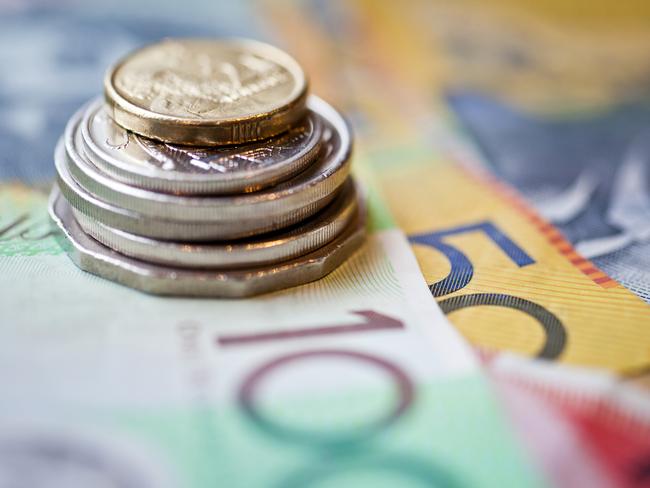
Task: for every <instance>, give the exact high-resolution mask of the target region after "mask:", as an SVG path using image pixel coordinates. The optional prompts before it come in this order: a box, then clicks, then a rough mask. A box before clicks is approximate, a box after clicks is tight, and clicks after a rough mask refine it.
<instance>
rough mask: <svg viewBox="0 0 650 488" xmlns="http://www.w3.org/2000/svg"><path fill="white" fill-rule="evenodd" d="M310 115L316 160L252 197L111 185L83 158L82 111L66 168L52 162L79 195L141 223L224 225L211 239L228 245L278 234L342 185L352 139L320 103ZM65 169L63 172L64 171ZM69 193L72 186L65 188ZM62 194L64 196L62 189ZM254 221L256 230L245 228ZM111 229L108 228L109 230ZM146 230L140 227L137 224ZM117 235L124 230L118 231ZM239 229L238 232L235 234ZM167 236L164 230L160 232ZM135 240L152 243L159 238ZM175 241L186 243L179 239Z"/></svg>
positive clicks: (71, 127) (70, 134)
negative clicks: (318, 141)
mask: <svg viewBox="0 0 650 488" xmlns="http://www.w3.org/2000/svg"><path fill="white" fill-rule="evenodd" d="M313 100H314V103H313V106H314V112H315V113H317V114H318V115H319V117H321V119H322V121H323V142H322V146H323V148H322V150H321V154H320V156H319V158H318V159H317V160H316V161H315V162H314V163H313V164H311V165H310V166H309V168H307V169H306V170H305V171H303V172H302V173H300V174H298V175H297V176H295V177H293V178H291V179H289V180H286V181H284V182H281V183H279V184H278V185H276V186H274V187H272V188H268V189H265V190H261V191H258V192H255V193H247V194H240V195H223V196H209V197H201V196H181V195H173V194H165V193H159V192H154V191H150V190H144V189H141V188H135V187H132V186H130V185H126V184H124V183H121V182H118V181H115V180H113V179H112V178H110V177H108V176H107V175H105V174H103V173H102V172H101V171H99V170H98V169H97V168H96V167H95V166H94V164H93V163H92V162H91V161H90V159H89V158H87V157H86V154H85V151H84V148H83V137H82V134H81V131H80V130H79V124H80V120H81V117H82V114H83V109H82V110H80V111H79V112H78V113H77V114H75V115H74V116H73V117H72V118H71V119H70V122H69V124H68V127H67V128H66V131H65V153H66V156H65V159H67V162H66V163H62V162H60V161H58V162H57V161H55V165H56V167H57V169H59V168H60V167H61V168H62V169H61V171H59V173H62V172H64V173H65V172H69V173H70V174H71V175H72V177H73V178H74V180H75V181H76V183H77V185H78V186H80V187H81V190H83V191H82V193H89V194H91V195H92V196H94V197H96V198H97V199H99V200H102V201H103V202H105V203H107V204H109V205H111V206H113V207H116V208H119V209H121V210H124V211H127V212H135V213H137V214H139V215H140V216H141V217H145V218H152V219H154V220H155V219H158V220H161V219H162V220H166V221H171V220H173V221H176V222H177V223H183V222H185V223H187V222H191V223H197V222H201V223H209V222H214V223H221V224H229V226H230V228H231V231H232V232H234V231H237V235H231V233H230V232H231V231H229V232H228V233H226V234H223V235H222V236H220V237H217V236H215V237H214V238H215V239H231V238H237V237H245V236H247V235H251V234H253V233H254V232H253V230H252V229H257V231H258V232H259V231H261V229H259V228H258V226H259V225H260V224H263V225H264V227H265V229H266V231H270V230H276V229H280V228H282V227H286V226H288V225H291V224H293V223H295V222H297V221H298V220H302V219H304V218H307V217H308V216H310V215H312V214H313V213H315V212H317V211H318V210H319V209H321V208H323V207H324V206H325V205H326V204H327V203H329V202H330V201H331V200H332V198H333V197H334V194H335V192H336V190H337V189H338V188H339V187H340V186H341V185H342V184H343V182H344V181H345V179H346V178H347V176H348V174H349V170H350V160H349V156H350V151H351V143H352V142H351V134H350V131H349V128H348V126H347V124H346V123H345V121H344V120H343V118H342V117H341V116H340V114H338V112H336V110H334V109H333V108H332V107H331V106H329V105H328V104H327V103H325V102H324V101H322V100H320V99H318V98H316V97H313ZM56 159H57V158H55V160H56ZM63 166H65V168H63ZM67 186H70V187H74V185H72V184H71V185H67ZM61 190H62V191H63V193H64V194H66V196H67V188H66V185H65V184H62V185H61ZM86 200H88V199H86ZM254 221H257V224H255V225H248V224H251V223H252V222H254ZM111 225H112V224H111ZM140 225H141V226H144V225H146V223H145V222H142V223H141V224H140ZM116 227H118V228H119V229H121V230H126V231H129V229H128V228H126V227H122V226H120V225H117V226H116ZM237 229H239V230H237ZM160 230H161V231H163V232H167V231H165V230H164V229H160ZM134 233H136V234H139V235H148V236H150V237H156V238H169V239H175V237H172V236H168V237H162V236H161V235H151V234H145V233H144V232H138V231H134ZM178 239H180V240H186V239H184V238H183V236H182V235H181V236H178Z"/></svg>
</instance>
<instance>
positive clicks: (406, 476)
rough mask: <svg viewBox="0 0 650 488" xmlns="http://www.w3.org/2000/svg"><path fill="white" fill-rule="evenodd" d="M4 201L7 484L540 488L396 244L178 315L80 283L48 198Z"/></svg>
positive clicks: (166, 304) (185, 308) (181, 307)
mask: <svg viewBox="0 0 650 488" xmlns="http://www.w3.org/2000/svg"><path fill="white" fill-rule="evenodd" d="M2 195H3V201H2V215H3V221H2V222H3V228H4V229H5V231H4V233H3V239H4V240H3V244H2V248H1V249H2V257H1V258H0V268H1V270H2V272H1V273H0V276H1V278H0V285H1V286H2V289H3V290H6V293H4V294H3V298H2V307H1V309H2V310H3V312H2V323H3V328H2V330H1V331H0V334H1V336H2V337H1V340H0V371H1V373H0V384H1V385H2V391H3V402H2V407H1V410H0V411H1V413H2V425H3V427H2V430H0V446H2V447H1V449H3V452H8V454H7V455H6V456H3V458H2V459H3V460H2V461H0V470H2V472H3V473H6V474H7V476H9V479H12V478H11V476H12V475H13V476H16V477H17V479H21V478H20V476H21V475H24V473H21V471H20V468H15V466H29V467H30V470H31V474H30V475H29V476H31V477H33V480H35V483H36V482H37V481H38V482H43V480H45V479H47V477H48V476H55V474H58V475H59V476H61V470H63V469H64V468H65V470H67V472H68V475H69V476H71V477H78V478H70V479H74V480H82V479H84V478H83V477H84V476H87V477H88V479H95V478H96V479H98V480H100V479H101V480H106V481H108V480H111V481H113V482H115V483H117V484H119V483H123V485H124V486H132V485H133V486H159V485H161V484H162V485H163V486H165V483H168V484H170V485H171V486H173V485H174V483H176V484H178V486H211V485H214V484H219V483H223V482H227V484H228V486H269V485H275V484H278V485H280V486H286V485H288V486H294V485H302V484H303V483H307V482H316V481H319V480H325V479H331V480H332V482H335V481H334V480H337V479H338V480H339V481H336V483H337V486H340V485H339V482H340V483H343V482H345V483H352V485H351V486H365V485H368V486H378V485H377V483H386V486H391V483H395V482H398V480H402V479H403V480H406V481H408V482H416V481H420V482H425V483H431V484H434V483H438V484H442V485H443V486H509V485H513V484H514V485H517V484H524V485H526V486H534V485H536V484H538V483H540V481H539V480H537V479H536V478H535V476H534V475H532V474H531V472H530V471H529V470H528V469H527V468H526V465H527V461H526V460H525V459H522V455H521V453H519V452H518V451H517V449H516V447H515V441H514V438H512V437H511V436H510V434H509V430H508V427H507V425H506V424H505V423H504V420H503V419H502V418H501V417H500V414H499V413H498V410H497V408H496V405H495V404H494V403H493V402H494V401H493V399H492V397H491V393H490V391H489V389H488V387H487V384H486V383H485V381H484V379H483V378H482V376H481V375H480V373H479V370H478V367H477V365H476V363H475V361H474V359H473V357H472V355H471V353H470V352H469V350H468V349H467V346H465V345H464V343H463V342H462V340H461V339H460V337H459V336H458V335H457V333H456V332H455V331H454V330H453V328H452V327H451V326H450V325H449V324H448V323H447V321H446V320H445V318H444V316H443V314H442V312H441V311H440V309H439V308H438V307H437V306H436V305H435V303H434V302H433V301H432V300H431V299H430V296H429V292H428V289H427V287H426V285H425V283H424V281H423V279H422V276H421V274H420V272H419V270H418V268H417V264H416V261H415V258H414V257H413V255H412V254H411V253H410V250H409V246H408V242H407V240H406V238H405V237H404V235H403V234H402V233H401V232H400V231H399V230H397V229H395V228H384V229H383V230H380V229H378V228H376V227H375V228H374V229H373V231H372V232H371V235H370V238H369V240H368V242H367V244H366V245H365V246H364V248H363V249H362V250H361V251H359V252H358V253H357V254H355V255H354V257H353V258H352V259H351V260H350V261H349V262H348V263H346V264H344V265H343V266H342V267H341V268H340V269H338V270H336V271H335V272H334V273H332V274H331V275H329V276H328V277H326V278H325V279H323V280H321V281H318V282H315V283H312V284H308V285H305V286H302V287H299V288H296V289H292V290H288V291H285V292H279V293H275V294H271V295H267V296H263V297H260V298H255V299H250V300H200V299H197V300H190V299H170V298H159V297H153V296H147V295H144V294H142V293H139V292H134V291H133V290H130V289H128V288H126V287H122V286H119V285H117V284H114V283H111V282H108V281H106V280H103V279H101V278H97V277H94V276H92V275H89V274H87V273H84V272H82V271H80V270H78V269H77V268H76V267H75V266H74V265H73V264H72V263H71V262H70V261H69V259H68V258H67V256H66V255H65V253H64V252H63V250H62V249H61V247H60V246H59V244H58V242H57V236H53V235H50V230H51V227H49V224H48V223H47V221H46V220H45V213H44V212H45V209H44V206H45V197H44V196H43V195H42V194H40V193H38V192H36V191H34V190H30V189H28V188H26V187H24V186H21V185H17V184H13V185H11V184H5V185H3V186H2ZM373 212H375V213H377V212H378V211H377V210H374V211H373ZM374 225H375V226H377V225H379V224H374ZM382 225H384V224H382ZM470 432H471V436H470V435H469V433H470ZM43 449H52V450H54V451H56V452H57V453H59V454H58V455H59V456H60V458H61V459H60V460H59V463H58V464H57V461H56V459H55V460H52V459H45V458H43V454H42V451H43ZM129 453H132V454H129ZM252 460H254V461H252ZM495 465H503V466H504V468H503V469H499V470H497V471H496V472H495V470H494V466H495ZM12 466H14V468H12ZM505 466H508V467H507V468H506V467H505ZM129 483H131V484H129ZM283 483H284V485H283ZM120 486H122V485H120Z"/></svg>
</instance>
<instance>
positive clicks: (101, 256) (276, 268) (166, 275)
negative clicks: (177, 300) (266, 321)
mask: <svg viewBox="0 0 650 488" xmlns="http://www.w3.org/2000/svg"><path fill="white" fill-rule="evenodd" d="M50 215H51V216H52V219H53V220H54V221H55V222H56V224H57V225H58V226H59V227H60V228H61V230H62V231H63V233H64V235H65V237H66V238H67V239H68V240H69V241H70V243H71V244H72V245H71V246H67V251H68V253H69V255H70V258H71V259H72V261H73V262H74V263H75V264H76V265H77V266H78V267H79V268H81V269H82V270H84V271H88V272H90V273H93V274H96V275H98V276H101V277H104V278H107V279H109V280H113V281H116V282H118V283H122V284H124V285H127V286H130V287H132V288H136V289H139V290H142V291H145V292H148V293H154V294H159V295H177V296H207V297H231V298H235V297H247V296H252V295H258V294H260V293H267V292H271V291H276V290H280V289H283V288H289V287H292V286H297V285H301V284H304V283H308V282H310V281H315V280H318V279H320V278H322V277H323V276H325V275H327V274H329V273H330V272H332V271H333V270H334V269H335V268H337V267H338V266H339V265H340V264H342V263H343V262H344V261H345V260H346V259H347V258H348V257H349V256H350V255H351V254H352V253H353V252H354V251H355V250H356V249H358V248H359V246H360V245H361V244H362V243H363V240H364V237H365V224H364V218H363V212H360V213H359V215H358V216H357V218H355V219H354V220H353V221H352V222H351V223H350V224H349V225H348V227H347V228H346V229H345V230H344V231H343V232H342V233H341V234H339V235H338V236H337V237H336V238H334V240H332V241H330V242H329V243H328V244H326V245H325V246H323V247H321V248H319V249H316V250H315V251H312V252H311V253H308V254H305V255H303V256H300V257H298V258H295V259H293V260H289V261H285V262H282V263H278V264H274V265H266V266H257V267H252V268H250V269H242V270H228V271H208V270H198V269H187V268H179V267H169V266H162V265H159V264H151V263H146V262H144V261H140V260H137V259H133V258H129V257H126V256H123V255H121V254H119V253H117V252H116V251H113V250H112V249H110V248H108V247H106V246H104V245H103V244H100V243H99V242H97V241H96V240H95V239H93V238H92V237H90V236H89V235H87V234H86V233H85V232H83V230H82V229H81V227H80V226H79V224H78V223H77V221H76V220H75V219H74V216H73V214H72V208H71V206H70V205H69V204H68V202H67V201H66V200H65V199H64V198H62V197H61V195H60V194H59V192H58V189H57V188H56V187H55V188H54V190H53V192H52V195H51V199H50Z"/></svg>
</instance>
